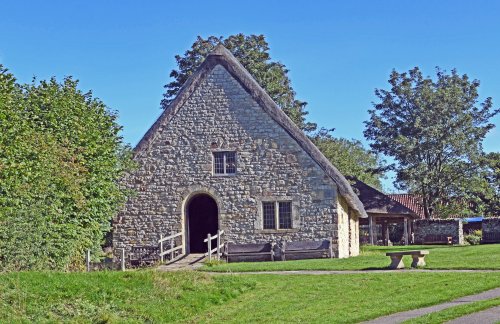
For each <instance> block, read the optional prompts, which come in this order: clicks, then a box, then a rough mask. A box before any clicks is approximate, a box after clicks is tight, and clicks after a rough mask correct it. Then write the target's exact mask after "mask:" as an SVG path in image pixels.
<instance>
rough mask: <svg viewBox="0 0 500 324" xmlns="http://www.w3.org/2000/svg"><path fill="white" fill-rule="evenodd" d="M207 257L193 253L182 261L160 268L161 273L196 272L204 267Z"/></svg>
mask: <svg viewBox="0 0 500 324" xmlns="http://www.w3.org/2000/svg"><path fill="white" fill-rule="evenodd" d="M204 260H205V255H203V254H196V253H192V254H189V255H187V256H185V257H183V258H182V259H179V260H177V261H174V262H172V263H167V264H165V265H161V266H159V267H158V270H159V271H179V270H195V269H197V268H199V267H201V266H202V265H203V261H204Z"/></svg>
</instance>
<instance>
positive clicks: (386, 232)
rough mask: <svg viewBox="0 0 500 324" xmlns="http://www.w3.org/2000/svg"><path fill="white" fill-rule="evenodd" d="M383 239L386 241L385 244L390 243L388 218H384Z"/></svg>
mask: <svg viewBox="0 0 500 324" xmlns="http://www.w3.org/2000/svg"><path fill="white" fill-rule="evenodd" d="M382 240H383V241H384V245H385V246H388V245H389V226H387V220H386V219H384V220H383V222H382Z"/></svg>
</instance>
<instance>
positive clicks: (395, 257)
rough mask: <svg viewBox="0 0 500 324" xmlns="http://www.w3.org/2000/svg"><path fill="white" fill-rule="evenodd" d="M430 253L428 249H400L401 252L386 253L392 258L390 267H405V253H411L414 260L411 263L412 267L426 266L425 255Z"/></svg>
mask: <svg viewBox="0 0 500 324" xmlns="http://www.w3.org/2000/svg"><path fill="white" fill-rule="evenodd" d="M427 254H429V251H428V250H413V251H400V252H387V253H386V254H385V255H386V256H388V257H390V258H391V264H390V265H389V269H404V267H405V264H404V263H403V256H404V255H411V257H412V258H413V262H412V263H411V267H412V268H417V267H423V266H425V260H424V258H425V256H426V255H427Z"/></svg>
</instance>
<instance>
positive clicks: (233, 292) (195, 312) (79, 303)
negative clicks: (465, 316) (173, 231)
mask: <svg viewBox="0 0 500 324" xmlns="http://www.w3.org/2000/svg"><path fill="white" fill-rule="evenodd" d="M498 286H500V273H416V272H413V273H411V272H410V273H408V272H394V273H390V272H388V273H373V274H342V275H318V276H317V275H246V274H241V275H208V274H204V273H200V272H175V273H159V272H153V271H128V272H125V273H123V272H96V273H36V272H33V273H29V272H23V273H4V274H0V318H1V320H0V321H2V322H7V323H12V322H62V321H71V322H84V323H87V322H110V323H123V322H126V323H144V322H154V323H162V322H221V321H224V322H261V323H264V322H265V323H269V322H294V323H297V322H308V323H310V322H314V323H327V322H328V323H331V322H336V323H353V322H357V321H362V320H367V319H371V318H376V317H379V316H383V315H387V314H390V313H394V312H398V311H404V310H408V309H414V308H419V307H424V306H429V305H432V304H436V303H441V302H444V301H448V300H452V299H454V298H458V297H460V296H464V295H468V294H473V293H477V292H480V291H484V290H487V289H491V288H494V287H498Z"/></svg>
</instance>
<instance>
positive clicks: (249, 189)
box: [113, 65, 349, 256]
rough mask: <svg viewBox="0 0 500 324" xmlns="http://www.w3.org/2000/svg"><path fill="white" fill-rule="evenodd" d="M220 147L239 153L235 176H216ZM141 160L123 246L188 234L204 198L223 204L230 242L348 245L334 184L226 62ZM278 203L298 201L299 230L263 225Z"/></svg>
mask: <svg viewBox="0 0 500 324" xmlns="http://www.w3.org/2000/svg"><path fill="white" fill-rule="evenodd" d="M220 150H230V151H236V154H237V173H236V175H230V176H220V175H214V174H213V173H212V155H213V151H220ZM136 161H137V162H138V163H139V168H138V170H137V171H135V172H134V174H132V175H130V177H129V178H128V179H127V181H126V183H127V184H128V186H130V187H131V188H132V189H135V190H137V194H136V195H135V196H134V197H131V198H130V199H129V200H128V202H127V203H126V205H125V207H124V209H123V211H122V212H121V213H120V214H119V215H118V216H117V217H116V219H115V220H114V233H113V244H114V247H115V248H126V249H130V248H131V246H133V245H156V242H157V240H158V239H159V238H160V234H163V235H166V234H170V233H171V232H179V231H183V232H185V227H186V225H185V224H186V215H185V206H186V204H187V203H188V200H189V198H190V197H192V196H193V195H195V194H197V193H208V194H210V195H211V196H212V197H213V198H214V199H215V200H216V202H217V205H218V208H219V228H220V229H222V230H224V231H225V233H226V237H225V238H226V240H228V241H231V242H239V243H253V242H266V241H270V240H275V241H281V240H287V241H290V240H324V239H331V238H332V237H333V238H334V239H337V235H345V236H346V237H342V238H341V239H340V241H342V242H344V241H346V240H348V237H347V235H348V230H347V228H348V226H349V225H348V221H347V219H346V220H344V219H343V218H342V222H344V221H346V222H347V224H344V225H341V226H340V227H339V224H338V219H337V201H338V196H337V187H336V185H335V183H334V182H333V180H332V179H331V178H330V177H328V176H326V175H325V173H324V171H323V170H322V169H321V168H320V167H319V166H318V164H317V163H316V162H315V161H314V160H313V159H312V158H311V157H310V156H309V155H308V154H307V153H305V151H304V150H303V149H302V148H301V147H300V146H299V145H298V144H297V142H296V141H295V140H294V139H293V138H292V137H291V136H290V134H288V133H287V132H286V131H285V130H284V129H283V128H282V127H280V126H279V125H278V124H277V123H276V122H275V121H274V120H273V119H272V118H271V117H270V116H269V115H268V114H267V113H266V112H264V110H263V109H262V108H261V107H260V106H259V105H258V104H257V103H256V102H255V100H254V99H253V98H252V97H251V96H250V95H249V94H248V93H247V92H246V91H245V90H244V89H243V88H242V87H241V85H240V84H239V83H238V82H237V81H236V80H235V79H234V78H233V77H232V76H231V75H230V74H229V73H228V72H227V71H226V70H225V68H224V67H222V66H220V65H217V66H216V67H215V68H214V69H213V70H212V71H211V72H210V73H209V74H208V76H207V77H206V78H205V79H204V80H203V81H201V82H200V85H199V86H198V88H197V90H195V91H194V93H193V94H192V95H191V96H190V97H189V99H188V100H187V102H186V103H185V104H184V105H183V106H182V107H181V108H180V109H179V110H178V112H177V113H176V115H175V116H174V117H173V118H172V119H171V120H170V122H169V124H168V125H162V126H161V127H160V128H159V129H158V133H157V134H156V136H155V137H154V139H153V141H152V142H151V144H150V145H149V147H148V148H147V149H145V150H143V151H141V152H138V154H137V155H136ZM273 199H276V200H291V201H292V214H293V221H292V223H293V224H292V226H293V228H292V229H287V230H264V229H263V225H262V211H261V207H260V206H261V202H262V201H265V200H273ZM335 254H336V255H338V251H335ZM342 254H343V255H344V252H343V253H342ZM348 255H349V253H348V252H347V255H346V256H348Z"/></svg>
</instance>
